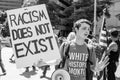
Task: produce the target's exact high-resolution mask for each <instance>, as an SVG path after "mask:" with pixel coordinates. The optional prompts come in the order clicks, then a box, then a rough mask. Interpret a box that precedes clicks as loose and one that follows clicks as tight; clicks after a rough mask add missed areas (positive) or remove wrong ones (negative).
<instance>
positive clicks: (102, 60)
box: [95, 53, 109, 72]
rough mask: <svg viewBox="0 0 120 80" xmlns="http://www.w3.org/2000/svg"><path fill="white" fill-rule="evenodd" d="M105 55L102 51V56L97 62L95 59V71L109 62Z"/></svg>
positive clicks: (101, 68)
mask: <svg viewBox="0 0 120 80" xmlns="http://www.w3.org/2000/svg"><path fill="white" fill-rule="evenodd" d="M105 55H106V53H104V54H103V55H102V58H101V60H100V61H99V62H98V59H97V61H96V66H95V72H100V71H102V70H103V69H104V68H105V67H106V66H107V65H108V64H109V62H108V60H109V58H108V56H105Z"/></svg>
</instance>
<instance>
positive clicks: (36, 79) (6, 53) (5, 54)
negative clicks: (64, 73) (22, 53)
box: [0, 47, 120, 80]
mask: <svg viewBox="0 0 120 80" xmlns="http://www.w3.org/2000/svg"><path fill="white" fill-rule="evenodd" d="M12 53H13V51H12V49H11V48H7V47H4V48H3V49H2V59H3V63H4V65H5V69H6V71H7V75H5V76H0V80H49V78H50V77H51V74H52V73H53V71H54V66H52V67H51V70H49V71H48V72H47V78H42V79H40V75H41V74H42V70H41V69H38V68H37V70H38V71H32V70H31V68H30V72H29V73H27V72H24V71H25V69H16V65H15V64H14V63H10V62H9V58H10V56H11V55H12ZM119 72H120V71H119ZM1 73H2V72H1V69H0V74H1ZM93 80H96V79H95V78H94V79H93ZM118 80H120V79H118Z"/></svg>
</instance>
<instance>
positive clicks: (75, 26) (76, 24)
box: [74, 19, 92, 29]
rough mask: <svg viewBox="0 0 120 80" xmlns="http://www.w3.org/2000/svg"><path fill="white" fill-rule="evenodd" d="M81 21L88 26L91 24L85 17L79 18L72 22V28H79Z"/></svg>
mask: <svg viewBox="0 0 120 80" xmlns="http://www.w3.org/2000/svg"><path fill="white" fill-rule="evenodd" d="M81 23H86V24H88V25H90V26H91V25H92V23H91V22H90V21H89V20H87V19H79V20H77V21H76V22H75V23H74V28H77V29H79V27H81Z"/></svg>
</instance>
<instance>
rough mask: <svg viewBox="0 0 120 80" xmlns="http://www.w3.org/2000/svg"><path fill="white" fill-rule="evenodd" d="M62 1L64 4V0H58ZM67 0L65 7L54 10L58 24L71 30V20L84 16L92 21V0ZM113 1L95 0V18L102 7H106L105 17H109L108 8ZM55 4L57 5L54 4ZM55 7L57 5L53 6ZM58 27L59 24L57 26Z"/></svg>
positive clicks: (99, 14)
mask: <svg viewBox="0 0 120 80" xmlns="http://www.w3.org/2000/svg"><path fill="white" fill-rule="evenodd" d="M59 1H63V4H64V5H65V4H66V3H64V2H67V1H68V0H67V1H66V0H59ZM70 2H71V1H70ZM70 2H68V3H69V5H67V7H66V8H64V9H60V8H58V9H57V10H56V9H54V10H55V14H56V16H57V17H58V19H59V24H60V25H62V26H65V27H66V29H69V30H72V27H73V22H75V21H76V20H78V19H80V18H86V19H88V20H90V21H91V22H93V20H94V0H79V1H78V2H71V3H70ZM54 4H55V3H54ZM112 4H113V3H112V2H111V0H97V20H99V18H100V17H101V16H102V15H103V9H104V8H106V9H107V10H106V13H105V15H106V17H108V18H109V17H110V14H109V11H108V8H109V7H110V6H111V5H112ZM56 6H59V5H57V4H56ZM55 8H57V7H55ZM58 27H59V26H58Z"/></svg>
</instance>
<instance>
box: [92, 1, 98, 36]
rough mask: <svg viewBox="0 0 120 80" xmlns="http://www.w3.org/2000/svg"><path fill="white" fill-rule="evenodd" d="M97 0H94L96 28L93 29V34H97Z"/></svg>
mask: <svg viewBox="0 0 120 80" xmlns="http://www.w3.org/2000/svg"><path fill="white" fill-rule="evenodd" d="M96 8H97V0H94V30H93V36H95V35H96V24H97V23H96V14H97V9H96Z"/></svg>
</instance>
